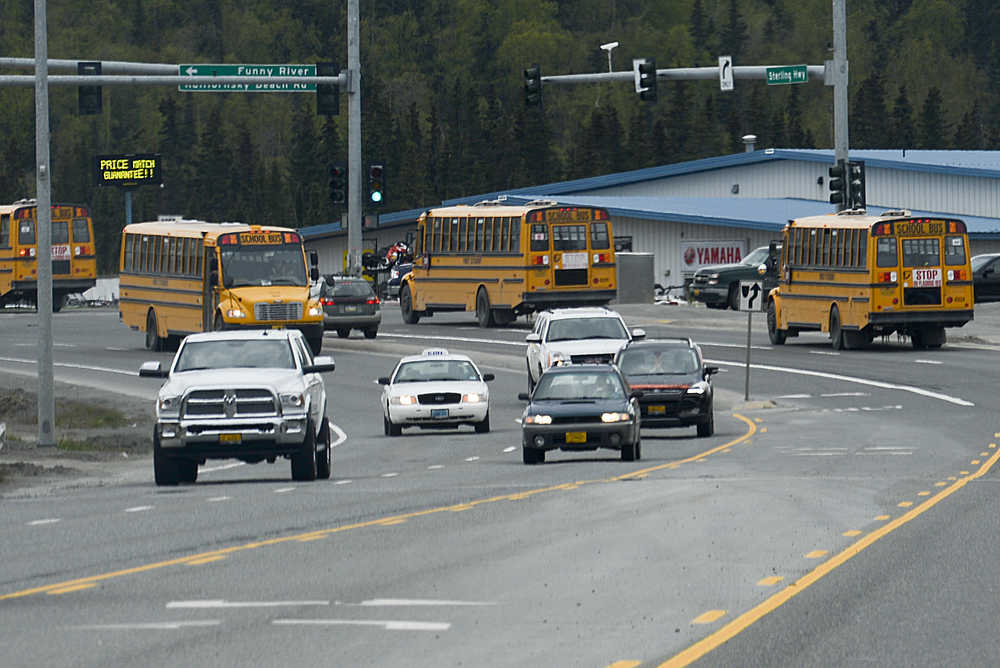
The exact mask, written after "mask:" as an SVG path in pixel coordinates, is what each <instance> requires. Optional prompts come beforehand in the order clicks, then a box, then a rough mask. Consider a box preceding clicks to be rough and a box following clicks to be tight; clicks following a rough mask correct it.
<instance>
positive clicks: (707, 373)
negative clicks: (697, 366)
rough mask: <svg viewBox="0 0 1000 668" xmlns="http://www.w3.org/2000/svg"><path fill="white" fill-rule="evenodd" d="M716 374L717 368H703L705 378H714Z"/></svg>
mask: <svg viewBox="0 0 1000 668" xmlns="http://www.w3.org/2000/svg"><path fill="white" fill-rule="evenodd" d="M717 373H719V367H717V366H706V367H705V376H706V377H707V376H714V375H715V374H717Z"/></svg>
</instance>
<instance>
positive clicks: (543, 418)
mask: <svg viewBox="0 0 1000 668" xmlns="http://www.w3.org/2000/svg"><path fill="white" fill-rule="evenodd" d="M524 422H525V424H552V416H551V415H529V416H527V417H526V418H524Z"/></svg>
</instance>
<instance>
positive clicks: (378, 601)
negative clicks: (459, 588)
mask: <svg viewBox="0 0 1000 668" xmlns="http://www.w3.org/2000/svg"><path fill="white" fill-rule="evenodd" d="M357 605H360V606H364V607H383V606H385V607H389V606H421V605H442V606H447V605H458V606H461V605H496V603H494V602H493V601H449V600H440V599H433V598H373V599H369V600H367V601H361V603H358V604H357Z"/></svg>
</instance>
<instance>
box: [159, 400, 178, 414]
mask: <svg viewBox="0 0 1000 668" xmlns="http://www.w3.org/2000/svg"><path fill="white" fill-rule="evenodd" d="M157 406H158V407H159V409H160V415H178V414H180V410H181V398H180V397H178V396H169V397H160V398H159V400H158V401H157Z"/></svg>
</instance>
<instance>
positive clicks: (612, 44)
mask: <svg viewBox="0 0 1000 668" xmlns="http://www.w3.org/2000/svg"><path fill="white" fill-rule="evenodd" d="M616 46H618V42H608V43H607V44H601V48H602V49H604V50H605V51H607V52H608V72H613V71H614V70H612V69H611V52H612V51H613V50H614V48H615V47H616Z"/></svg>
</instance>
